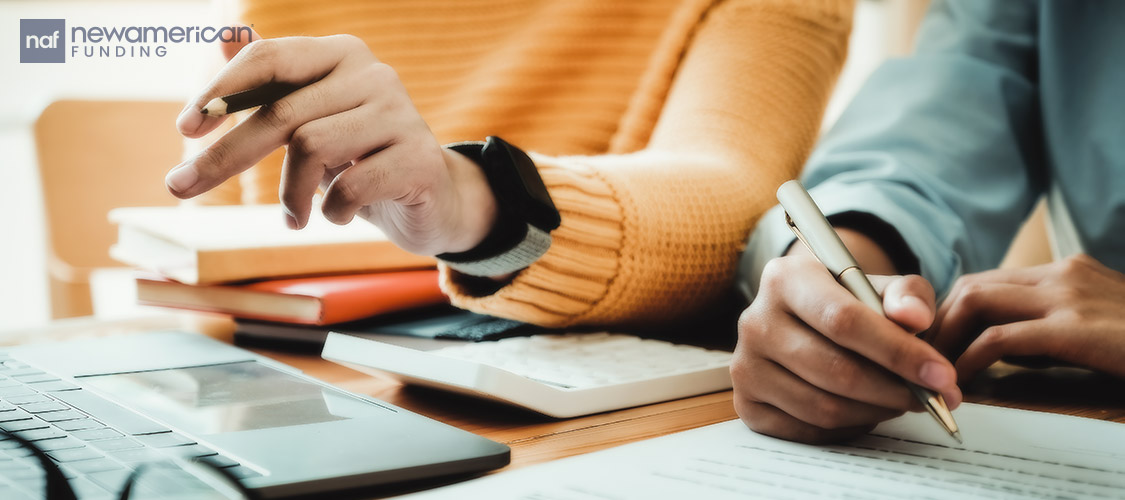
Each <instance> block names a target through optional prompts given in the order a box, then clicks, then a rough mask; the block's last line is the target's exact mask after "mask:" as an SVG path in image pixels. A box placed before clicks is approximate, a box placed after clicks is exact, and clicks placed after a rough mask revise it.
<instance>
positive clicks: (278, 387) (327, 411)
mask: <svg viewBox="0 0 1125 500" xmlns="http://www.w3.org/2000/svg"><path fill="white" fill-rule="evenodd" d="M82 381H83V383H84V384H88V385H89V386H90V387H91V388H94V389H96V390H98V391H101V392H103V393H105V394H107V395H109V396H110V397H111V398H113V399H116V400H118V401H119V402H121V403H124V404H126V405H127V406H130V407H132V408H134V409H136V410H138V411H140V412H141V413H144V414H145V415H147V416H149V417H152V418H154V419H157V420H159V421H162V422H164V423H165V424H167V425H170V426H172V427H176V428H179V429H181V430H183V431H185V432H188V433H191V434H196V435H209V434H221V433H226V432H238V431H246V430H253V429H265V428H271V427H286V426H292V425H303V424H314V423H320V422H329V421H333V420H344V419H348V418H355V417H361V416H369V415H370V414H371V404H370V403H368V402H365V401H363V400H360V399H357V398H355V397H353V396H351V395H348V394H345V393H343V392H339V391H336V390H333V389H331V388H329V387H325V386H322V385H318V384H314V383H311V382H308V381H305V380H302V379H300V378H298V377H294V376H292V375H290V374H288V373H286V372H284V371H281V370H278V369H275V368H272V367H270V366H267V365H264V364H261V363H258V362H255V361H246V362H239V363H227V364H219V365H210V366H196V367H191V368H177V369H169V370H152V371H142V372H132V373H116V374H112V375H95V376H89V377H82Z"/></svg>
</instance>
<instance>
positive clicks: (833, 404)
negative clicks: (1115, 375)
mask: <svg viewBox="0 0 1125 500" xmlns="http://www.w3.org/2000/svg"><path fill="white" fill-rule="evenodd" d="M813 409H814V412H813V415H814V417H813V420H814V421H813V422H810V423H812V424H813V425H815V426H817V427H820V428H822V429H837V428H840V427H844V426H845V422H846V419H847V414H848V410H847V408H846V407H845V405H844V403H843V402H841V400H840V399H838V398H835V397H832V396H829V395H821V396H818V397H817V398H816V401H815V403H814V407H813Z"/></svg>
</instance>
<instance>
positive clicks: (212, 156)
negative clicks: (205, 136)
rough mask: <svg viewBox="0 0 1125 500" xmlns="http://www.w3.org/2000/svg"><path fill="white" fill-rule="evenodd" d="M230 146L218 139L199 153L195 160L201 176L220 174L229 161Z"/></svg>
mask: <svg viewBox="0 0 1125 500" xmlns="http://www.w3.org/2000/svg"><path fill="white" fill-rule="evenodd" d="M230 157H231V148H230V146H229V145H227V143H226V142H223V141H218V142H216V143H214V144H212V145H211V146H210V147H208V148H207V149H204V150H203V152H202V153H200V154H199V160H198V161H196V162H195V165H196V168H197V169H199V173H200V176H201V177H215V176H218V175H221V172H223V171H224V170H225V168H224V167H226V166H227V164H228V163H229V162H230Z"/></svg>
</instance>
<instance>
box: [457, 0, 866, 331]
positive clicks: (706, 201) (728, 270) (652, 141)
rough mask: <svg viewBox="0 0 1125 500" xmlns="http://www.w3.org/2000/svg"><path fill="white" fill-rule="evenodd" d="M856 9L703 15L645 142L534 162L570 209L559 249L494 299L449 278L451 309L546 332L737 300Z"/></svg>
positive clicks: (804, 5)
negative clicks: (761, 223)
mask: <svg viewBox="0 0 1125 500" xmlns="http://www.w3.org/2000/svg"><path fill="white" fill-rule="evenodd" d="M853 8H854V2H853V1H851V0H815V1H812V0H729V1H726V2H720V3H716V4H714V5H710V6H709V7H708V8H706V9H704V10H703V14H702V15H701V16H700V18H699V19H697V22H696V23H694V25H693V26H694V32H693V33H691V34H690V37H689V40H690V42H689V43H686V44H685V45H684V46H683V48H682V51H681V53H682V57H681V53H677V54H676V61H675V65H674V67H673V68H671V69H670V70H669V72H668V79H669V80H670V81H671V85H670V87H669V88H668V89H667V91H666V92H664V93H662V94H659V95H648V96H642V99H643V98H647V99H649V100H655V101H656V104H655V109H656V110H657V112H656V113H654V114H653V117H652V119H653V120H655V121H656V123H655V127H653V128H651V130H652V133H651V135H649V136H648V137H647V138H646V141H645V142H642V143H640V144H638V145H637V146H638V147H639V149H637V148H634V149H636V150H635V151H632V152H629V153H624V154H607V155H600V156H583V157H548V156H543V155H534V154H533V155H532V157H533V159H534V161H535V163H536V165H537V166H538V168H539V171H540V174H541V175H542V177H543V180H544V183H545V184H546V185H547V188H548V191H549V192H550V194H551V197H552V198H553V200H554V202H555V205H556V206H557V207H558V209H559V212H560V213H561V215H562V225H561V226H560V227H559V228H558V229H557V230H555V231H554V232H553V233H552V238H553V242H552V245H551V249H550V250H549V251H548V252H547V253H546V254H545V255H544V256H543V257H542V258H540V259H539V260H538V261H537V262H535V263H534V264H532V265H531V266H529V267H528V268H526V269H524V270H523V271H521V272H520V273H519V274H517V275H516V276H515V277H514V279H512V280H511V281H510V282H509V283H507V284H506V285H504V286H502V287H500V288H499V289H496V290H487V292H486V293H481V292H480V290H478V289H477V288H476V287H475V286H474V285H473V283H474V281H473V280H470V279H467V278H466V277H464V276H461V275H459V274H458V273H456V272H452V271H450V270H449V269H443V270H442V276H443V277H442V281H443V288H444V290H445V291H446V292H447V293H448V294H449V295H450V297H451V298H452V300H453V303H454V304H456V305H458V306H460V307H463V308H467V309H471V310H474V311H478V312H484V313H488V314H493V315H496V316H502V317H508V318H514V319H518V320H522V321H528V322H532V323H536V324H541V325H547V326H571V325H579V324H589V325H637V326H640V325H652V324H658V323H661V322H666V321H670V320H675V319H679V318H683V317H686V316H689V315H691V314H693V313H697V312H699V311H700V310H701V309H703V308H704V307H705V306H706V305H707V304H709V303H711V302H713V301H714V300H715V299H716V298H717V297H718V296H719V295H721V294H723V293H724V292H726V291H728V290H729V288H730V284H731V281H732V279H733V277H734V270H735V267H736V264H737V260H738V255H739V252H740V251H741V249H742V246H743V243H744V241H745V239H746V236H747V235H748V234H749V232H750V230H751V229H752V227H753V224H754V223H755V221H756V220H757V219H758V217H759V216H760V215H761V214H762V213H763V212H764V211H765V210H766V209H768V208H769V207H770V206H772V205H774V198H773V192H774V190H775V189H776V188H777V186H778V185H779V184H780V183H782V182H784V181H785V180H786V179H790V178H793V177H795V176H796V174H797V173H798V171H799V169H800V166H801V165H802V163H803V162H804V160H805V158H806V156H807V155H808V152H809V150H810V149H811V147H812V145H813V143H814V141H815V139H816V136H817V132H818V130H819V126H820V120H821V116H822V113H823V108H824V106H825V104H826V103H827V100H828V97H829V95H830V92H831V87H832V85H833V83H834V81H835V78H836V75H837V74H838V72H839V69H840V67H841V66H842V64H843V61H844V58H845V54H846V47H847V37H848V33H849V31H850V26H851V15H852V10H853ZM673 75H674V77H673ZM650 76H651V75H650ZM636 101H637V100H636V99H635V100H634V103H633V104H632V106H641V107H643V106H645V105H646V103H644V102H636ZM647 104H649V105H652V103H647ZM638 119H640V120H643V119H644V117H643V116H642V117H640V118H638Z"/></svg>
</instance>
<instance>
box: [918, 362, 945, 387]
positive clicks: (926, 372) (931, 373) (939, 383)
mask: <svg viewBox="0 0 1125 500" xmlns="http://www.w3.org/2000/svg"><path fill="white" fill-rule="evenodd" d="M918 378H920V379H922V382H925V384H926V386H927V387H929V388H930V389H941V388H943V387H947V386H949V385H950V384H952V383H953V370H950V369H949V368H947V367H946V366H944V365H942V364H941V363H938V362H937V361H927V362H926V363H925V364H923V365H922V370H921V371H919V372H918Z"/></svg>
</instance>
